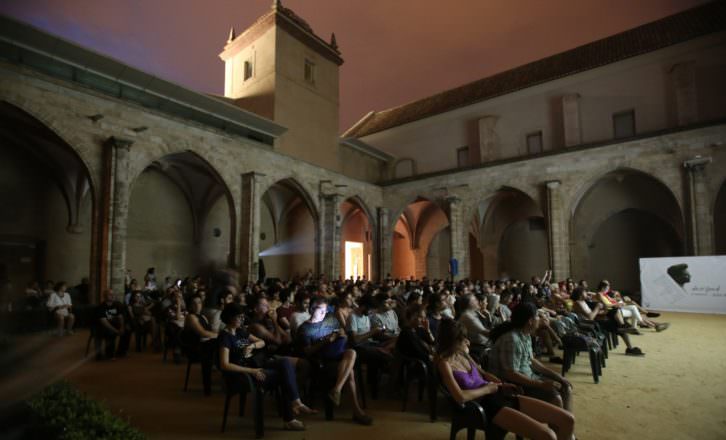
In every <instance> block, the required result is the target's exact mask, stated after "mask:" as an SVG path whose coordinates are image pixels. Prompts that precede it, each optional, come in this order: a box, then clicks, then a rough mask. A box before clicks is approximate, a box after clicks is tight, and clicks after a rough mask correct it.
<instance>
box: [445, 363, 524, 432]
mask: <svg viewBox="0 0 726 440" xmlns="http://www.w3.org/2000/svg"><path fill="white" fill-rule="evenodd" d="M437 377H438V375H437ZM439 383H440V387H439V389H440V391H441V392H442V393H443V394H444V396H446V399H447V400H448V401H449V403H450V404H451V432H450V434H449V439H450V440H455V439H456V434H457V433H458V432H459V431H461V430H462V429H464V428H466V438H467V440H474V438H475V437H476V431H477V430H480V431H484V435H485V438H486V439H488V440H503V439H504V437H506V435H507V431H505V430H503V429H502V428H500V427H498V426H496V425H495V424H493V423H490V422H489V420H488V419H487V416H486V414H485V413H484V408H482V406H481V405H479V404H478V403H477V402H474V401H469V402H465V403H459V402H457V401H456V400H454V398H453V397H452V396H451V393H449V390H448V389H446V386H444V384H443V382H442V381H441V380H439ZM517 438H518V439H519V438H520V437H519V436H518V437H517Z"/></svg>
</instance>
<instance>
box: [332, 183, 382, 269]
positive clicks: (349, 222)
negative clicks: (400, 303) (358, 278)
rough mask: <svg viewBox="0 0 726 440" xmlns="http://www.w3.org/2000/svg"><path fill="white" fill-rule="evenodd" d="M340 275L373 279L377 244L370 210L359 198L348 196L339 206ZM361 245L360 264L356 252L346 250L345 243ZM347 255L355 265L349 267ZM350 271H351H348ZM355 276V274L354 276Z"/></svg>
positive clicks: (374, 224)
mask: <svg viewBox="0 0 726 440" xmlns="http://www.w3.org/2000/svg"><path fill="white" fill-rule="evenodd" d="M340 214H341V222H340V231H341V232H340V246H341V249H340V253H341V258H340V273H341V274H342V275H343V276H346V277H347V276H348V275H349V274H350V273H349V272H351V273H352V272H357V274H360V273H363V274H364V275H365V276H366V277H367V278H368V279H374V278H375V274H374V272H375V269H374V268H375V267H376V262H375V261H374V260H375V255H376V252H375V246H376V243H377V241H376V240H377V236H378V234H377V231H376V229H377V228H376V222H375V219H374V217H373V216H372V214H371V212H370V209H369V208H368V206H366V204H365V202H363V200H362V199H361V198H360V197H359V196H350V197H348V198H346V199H345V200H343V202H342V203H341V204H340ZM347 241H351V242H360V243H362V249H361V250H360V253H362V258H363V260H362V263H361V262H358V261H357V259H358V258H359V257H358V251H357V250H355V249H350V250H348V249H347V248H346V242H347ZM348 254H351V259H352V258H355V259H356V263H355V264H354V265H353V266H351V264H349V262H348ZM359 264H362V270H358V265H359ZM348 269H351V270H348ZM354 275H355V274H354Z"/></svg>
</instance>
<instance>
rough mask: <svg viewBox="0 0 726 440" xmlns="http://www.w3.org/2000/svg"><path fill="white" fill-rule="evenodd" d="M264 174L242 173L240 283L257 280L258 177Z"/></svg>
mask: <svg viewBox="0 0 726 440" xmlns="http://www.w3.org/2000/svg"><path fill="white" fill-rule="evenodd" d="M263 176H264V174H260V173H255V172H251V173H245V174H243V175H242V197H241V200H240V221H239V232H240V234H239V236H240V249H239V280H240V283H246V282H248V281H257V278H258V277H259V270H260V262H259V260H260V203H262V194H260V179H261V178H262V177H263Z"/></svg>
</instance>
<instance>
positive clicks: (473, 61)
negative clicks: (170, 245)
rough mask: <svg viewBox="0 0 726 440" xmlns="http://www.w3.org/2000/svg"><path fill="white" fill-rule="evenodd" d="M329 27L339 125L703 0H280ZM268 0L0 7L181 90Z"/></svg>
mask: <svg viewBox="0 0 726 440" xmlns="http://www.w3.org/2000/svg"><path fill="white" fill-rule="evenodd" d="M282 3H283V5H284V6H286V7H289V8H291V9H292V10H293V11H295V13H297V14H298V15H299V16H301V17H302V18H304V19H305V20H306V21H307V22H308V23H310V25H311V26H312V27H313V30H314V31H315V32H316V33H317V34H318V35H319V36H321V37H322V38H323V39H325V40H328V39H329V38H330V33H331V32H335V34H336V38H337V41H338V45H339V47H340V50H341V52H342V56H343V59H344V60H345V64H343V66H342V67H341V82H340V97H341V110H340V111H341V131H342V130H344V129H346V128H348V127H349V126H350V125H352V124H353V123H354V122H355V121H357V120H358V119H359V118H361V117H362V116H363V115H364V114H366V113H367V112H369V111H371V110H383V109H386V108H390V107H394V106H398V105H401V104H405V103H408V102H411V101H414V100H417V99H419V98H423V97H425V96H428V95H431V94H434V93H437V92H440V91H443V90H446V89H449V88H452V87H455V86H458V85H461V84H464V83H467V82H470V81H474V80H476V79H479V78H483V77H486V76H489V75H492V74H494V73H497V72H500V71H502V70H506V69H509V68H512V67H516V66H519V65H522V64H525V63H528V62H530V61H534V60H537V59H540V58H543V57H546V56H549V55H552V54H555V53H558V52H562V51H564V50H567V49H571V48H573V47H576V46H579V45H582V44H585V43H588V42H590V41H593V40H597V39H600V38H604V37H607V36H609V35H612V34H615V33H618V32H621V31H624V30H627V29H630V28H633V27H635V26H638V25H640V24H643V23H647V22H650V21H654V20H657V19H659V18H662V17H665V16H667V15H671V14H674V13H677V12H679V11H682V10H684V9H688V8H691V7H693V6H696V5H699V4H703V3H705V1H704V0H602V1H601V0H597V1H596V0H450V1H448V2H442V1H434V0H283V1H282ZM271 4H272V1H271V0H206V1H202V0H145V1H141V0H126V1H123V0H115V1H112V0H56V1H52V0H45V1H43V0H3V1H1V2H0V12H1V13H3V14H6V15H9V16H12V17H15V18H18V19H20V20H21V21H24V22H27V23H30V24H32V25H34V26H36V27H39V28H41V29H43V30H45V31H47V32H50V33H52V34H56V35H60V36H62V37H64V38H66V39H69V40H71V41H74V42H76V43H78V44H80V45H82V46H85V47H87V48H90V49H93V50H96V51H98V52H100V53H103V54H105V55H108V56H111V57H113V58H116V59H118V60H121V61H123V62H125V63H127V64H130V65H132V66H134V67H137V68H139V69H141V70H144V71H146V72H149V73H152V74H154V75H158V76H160V77H162V78H164V79H167V80H170V81H173V82H176V83H178V84H181V85H184V86H186V87H189V88H191V89H193V90H196V91H199V92H206V93H217V94H222V93H223V90H224V65H223V63H222V61H221V60H220V59H219V57H218V55H219V53H220V52H221V51H222V48H223V46H224V44H225V42H226V39H227V34H228V32H229V28H230V26H234V27H235V29H236V30H237V33H238V34H239V33H240V32H241V31H242V30H244V29H245V28H246V27H247V26H248V25H250V24H251V23H252V22H253V21H254V20H255V19H256V18H257V17H259V16H261V15H262V14H264V13H265V12H266V11H267V10H268V9H269V7H270V5H271Z"/></svg>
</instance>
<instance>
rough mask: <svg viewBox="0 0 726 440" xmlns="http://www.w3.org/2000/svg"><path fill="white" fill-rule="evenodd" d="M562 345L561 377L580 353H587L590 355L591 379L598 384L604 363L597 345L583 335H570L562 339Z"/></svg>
mask: <svg viewBox="0 0 726 440" xmlns="http://www.w3.org/2000/svg"><path fill="white" fill-rule="evenodd" d="M562 344H563V346H564V350H563V359H562V376H563V377H564V376H565V373H567V371H569V369H570V367H571V366H572V364H574V363H575V358H576V357H577V354H578V353H580V352H588V353H589V355H590V368H591V370H592V378H593V380H594V381H595V383H599V382H600V376H602V364H601V362H604V356H603V352H602V350H601V349H600V346H599V345H598V343H597V342H596V341H595V340H594V339H592V338H588V337H587V336H585V335H576V334H570V335H565V336H563V337H562Z"/></svg>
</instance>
